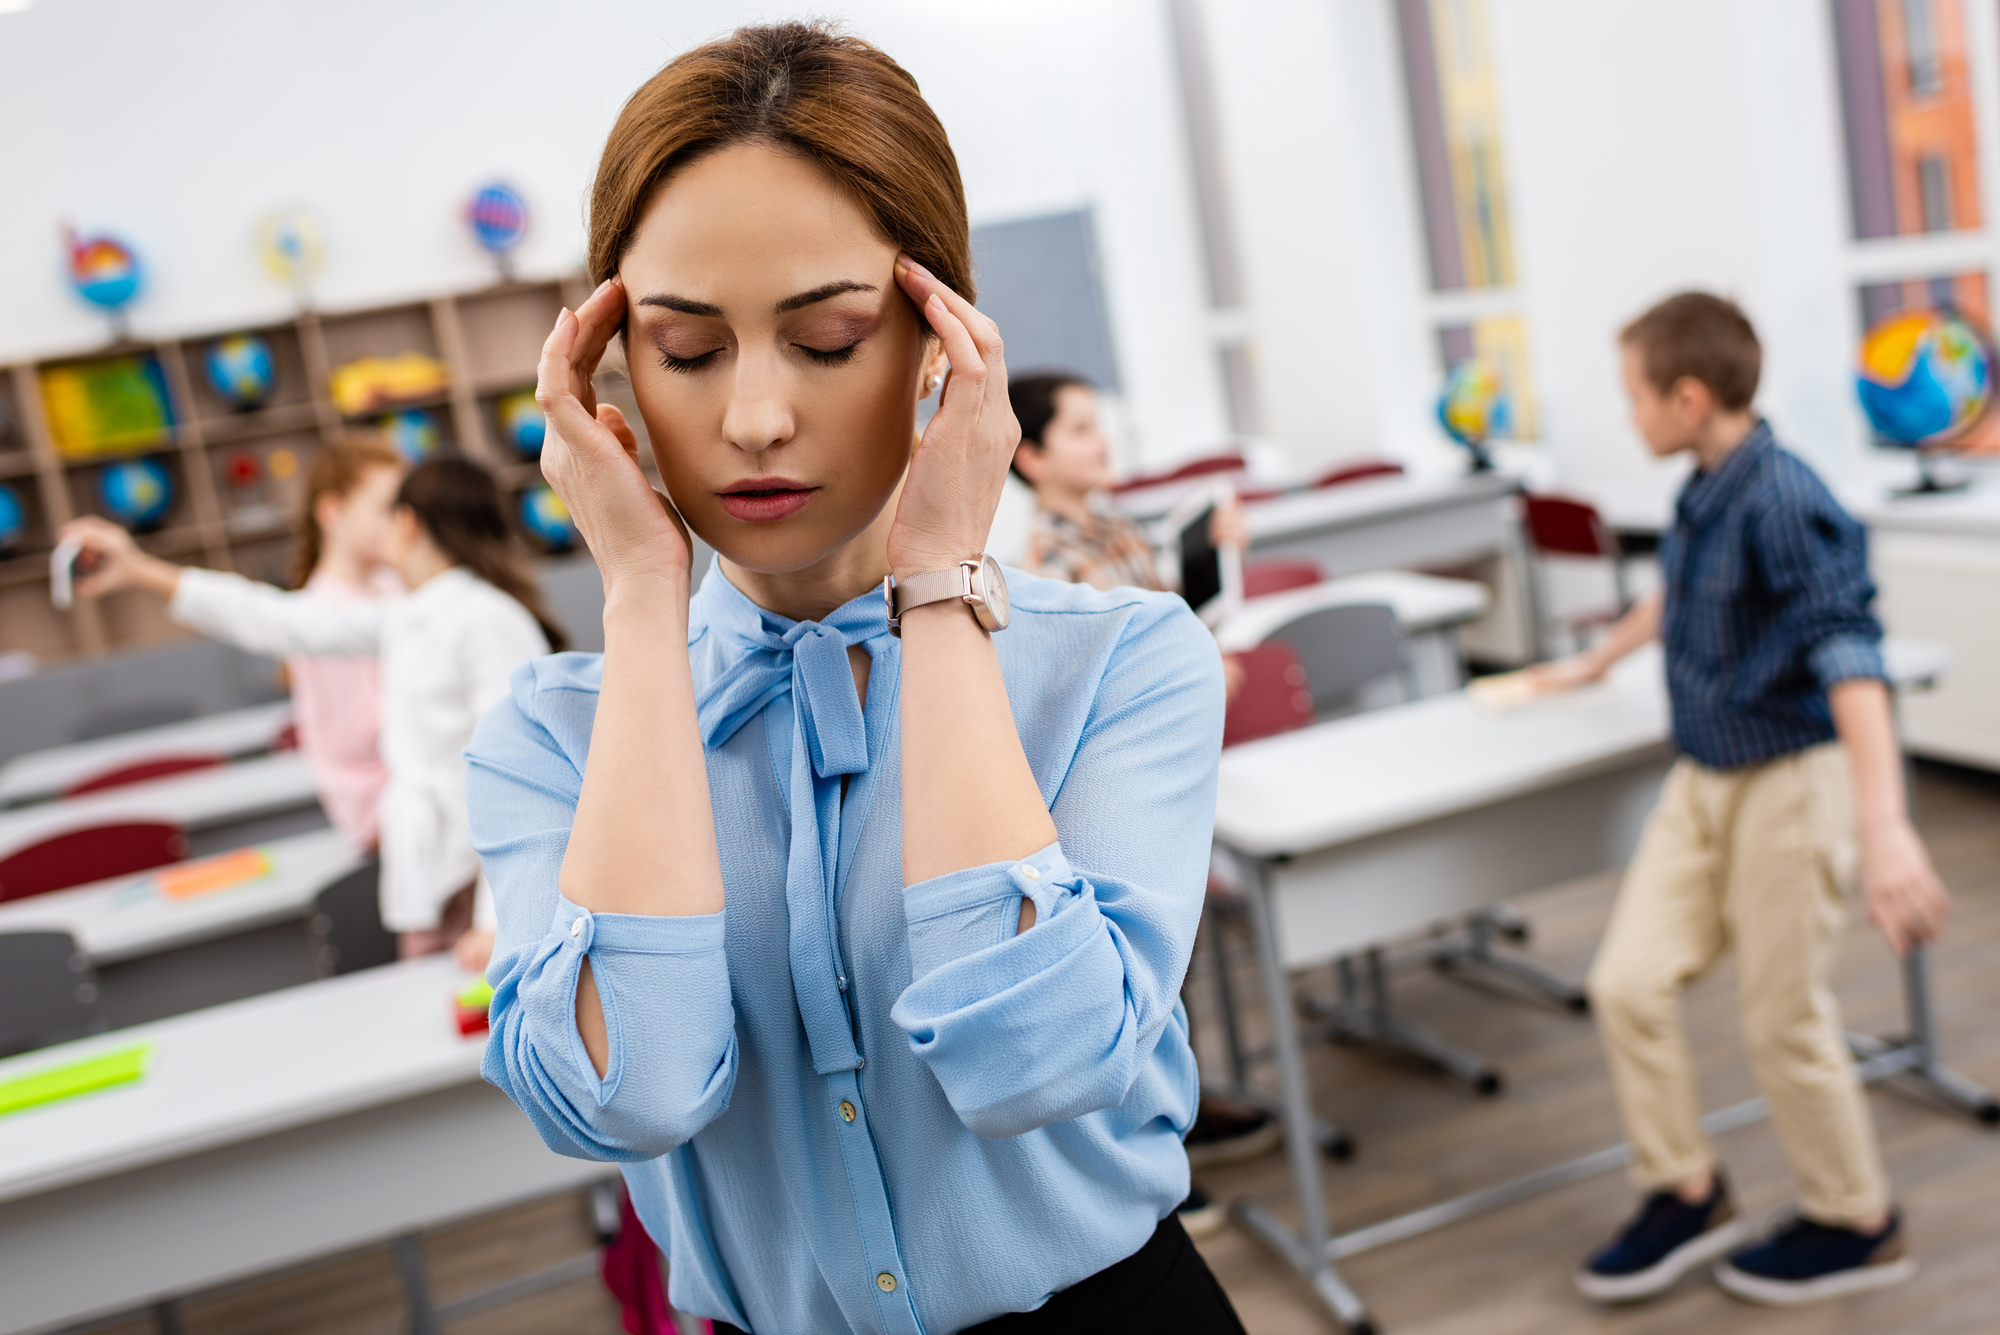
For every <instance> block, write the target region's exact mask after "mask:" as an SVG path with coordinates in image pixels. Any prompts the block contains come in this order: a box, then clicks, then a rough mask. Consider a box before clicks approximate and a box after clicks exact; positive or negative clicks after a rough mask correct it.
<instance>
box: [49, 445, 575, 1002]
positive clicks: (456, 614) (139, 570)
mask: <svg viewBox="0 0 2000 1335" xmlns="http://www.w3.org/2000/svg"><path fill="white" fill-rule="evenodd" d="M65 534H66V535H70V534H73V535H74V536H76V537H78V538H80V539H81V540H82V541H83V544H84V553H85V554H84V557H83V562H82V563H83V565H84V567H85V568H86V570H87V573H86V574H85V575H84V577H83V578H82V580H81V581H80V583H79V584H78V591H79V592H80V593H83V594H85V595H87V596H96V595H99V594H103V593H108V592H111V591H113V590H115V589H121V588H133V587H137V588H147V589H151V590H153V591H155V592H158V593H162V594H164V595H165V596H167V598H168V600H169V601H168V611H169V613H170V615H172V616H173V618H174V620H176V621H178V622H180V623H181V624H182V625H185V626H188V627H190V628H191V629H194V630H198V631H200V632H202V633H203V634H205V635H209V636H212V637H214V638H216V639H220V640H224V641H227V642H228V643H231V644H235V645H237V646H238V647H240V648H243V649H247V650H250V651H252V652H258V653H269V654H312V655H339V654H370V653H374V654H379V655H380V658H381V668H382V729H381V747H382V758H383V761H384V762H385V764H386V765H387V768H388V776H389V777H388V783H387V785H386V786H385V787H384V789H383V791H382V798H381V806H380V826H381V850H382V887H381V910H382V922H383V925H384V926H386V927H388V928H389V929H390V930H391V931H393V932H395V933H397V935H398V938H399V941H400V943H401V948H402V953H403V955H404V956H406V957H407V956H411V955H419V954H428V953H430V952H432V951H435V950H441V949H444V948H445V947H446V946H448V945H450V944H452V942H453V940H454V938H457V937H459V935H460V931H461V930H462V928H463V925H464V912H463V908H464V907H465V906H467V905H466V900H473V901H476V903H474V904H472V905H470V907H472V908H473V918H474V922H473V929H472V931H470V932H466V933H464V939H463V940H462V942H461V943H460V944H461V948H460V952H459V953H460V958H461V959H462V960H465V961H466V962H467V963H468V964H477V965H479V966H481V967H483V965H484V959H483V958H481V957H482V956H483V955H485V954H486V953H489V952H490V950H491V942H492V934H491V908H490V904H489V903H488V896H487V895H486V893H485V891H484V886H483V884H482V885H481V886H480V888H479V891H478V893H477V894H470V893H468V892H471V891H472V890H473V887H474V883H475V881H476V880H478V879H479V860H478V857H477V856H476V855H475V854H474V853H473V851H472V844H471V842H470V840H469V838H468V835H467V832H466V812H465V759H464V756H463V754H462V753H463V751H464V749H465V745H466V743H467V742H468V741H469V740H471V737H472V730H473V728H474V727H475V726H476V725H477V724H478V722H479V717H480V715H481V714H483V713H485V712H486V710H487V709H488V708H490V707H491V706H492V705H494V704H496V703H497V702H498V701H500V700H501V699H502V698H504V697H505V696H506V694H507V689H508V679H509V678H510V677H511V676H512V674H513V671H514V669H515V668H517V667H519V666H520V665H521V664H522V663H524V662H526V661H527V660H528V659H530V658H533V657H536V656H538V655H540V654H545V653H548V652H550V650H551V649H552V648H560V647H561V646H562V644H563V635H562V632H561V630H560V629H559V628H558V627H557V626H556V625H555V623H554V622H553V621H552V620H551V619H550V617H549V615H548V613H547V611H546V609H545V608H544V607H543V605H542V600H541V595H540V593H539V591H538V590H537V589H536V587H535V583H534V579H533V576H532V575H530V574H529V573H528V572H527V570H526V568H525V567H524V565H523V563H522V562H521V561H520V559H519V557H518V556H517V555H516V554H515V551H514V548H513V546H512V544H511V542H510V541H509V533H508V527H507V520H506V515H505V512H504V511H503V510H502V508H501V505H500V496H499V491H498V488H496V487H495V486H494V483H493V479H492V478H491V477H490V476H489V475H488V474H487V472H486V471H485V470H484V469H482V468H480V467H479V466H478V465H477V464H474V463H470V462H468V461H466V460H463V459H437V460H432V461H430V462H428V463H424V464H420V465H419V466H417V467H416V468H415V469H412V470H411V472H410V473H409V475H408V476H407V477H405V478H404V479H403V482H402V485H401V486H400V487H399V488H398V490H397V492H396V504H395V508H394V510H393V511H392V512H391V517H390V530H389V534H388V536H387V541H386V543H385V544H384V545H385V552H384V554H385V556H386V557H387V560H388V564H389V566H390V567H391V568H392V569H394V570H395V571H396V573H397V574H398V575H399V576H401V578H402V581H403V584H404V585H405V587H407V588H408V589H409V592H408V593H407V594H406V595H404V596H403V597H401V598H393V599H390V598H384V599H373V600H371V599H342V600H332V599H327V598H322V597H319V596H316V595H315V594H314V593H312V592H310V591H300V592H295V593H288V592H285V591H284V590H282V589H278V588H275V587H273V586H271V585H269V584H259V583H257V582H255V581H252V580H248V579H244V578H243V577H242V576H240V575H232V574H226V573H224V572H221V571H216V570H204V569H200V568H197V567H179V566H174V565H172V564H170V563H168V562H165V561H162V560H160V559H159V558H157V557H153V556H150V555H147V554H146V553H144V552H142V551H140V550H139V548H138V546H137V545H136V544H135V543H133V541H132V539H131V537H130V535H128V534H126V533H125V532H124V530H122V529H119V528H116V527H115V526H113V525H108V524H105V523H103V522H102V521H95V522H92V521H78V522H77V523H76V524H74V525H72V526H70V527H69V528H68V529H66V530H65ZM462 896H463V897H465V898H463V899H462V898H461V897H462Z"/></svg>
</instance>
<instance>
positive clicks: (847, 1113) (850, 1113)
mask: <svg viewBox="0 0 2000 1335" xmlns="http://www.w3.org/2000/svg"><path fill="white" fill-rule="evenodd" d="M840 1120H841V1121H843V1122H851V1121H853V1120H854V1105H853V1104H851V1103H849V1102H848V1101H847V1100H846V1099H842V1100H841V1101H840Z"/></svg>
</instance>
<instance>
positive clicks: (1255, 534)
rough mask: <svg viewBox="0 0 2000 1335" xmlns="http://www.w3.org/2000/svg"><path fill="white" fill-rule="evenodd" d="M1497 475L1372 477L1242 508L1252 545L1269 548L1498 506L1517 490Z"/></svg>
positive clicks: (1514, 485) (1255, 503)
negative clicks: (1419, 516)
mask: <svg viewBox="0 0 2000 1335" xmlns="http://www.w3.org/2000/svg"><path fill="white" fill-rule="evenodd" d="M1516 486H1517V484H1516V482H1515V481H1514V479H1512V478H1510V477H1507V476H1506V475H1504V474H1501V473H1468V474H1462V475H1460V476H1457V477H1371V478H1364V479H1362V480H1361V481H1359V482H1348V483H1344V484H1342V485H1341V486H1338V487H1323V488H1321V489H1320V490H1318V491H1304V492H1297V493H1294V494H1292V495H1289V496H1277V497H1274V498H1272V499H1271V500H1268V501H1255V502H1252V503H1250V504H1248V505H1245V506H1244V507H1243V520H1244V523H1245V524H1246V525H1248V527H1249V529H1250V541H1251V543H1252V544H1253V545H1254V544H1256V543H1258V542H1269V541H1274V540H1277V539H1280V538H1286V537H1292V536H1295V535H1298V534H1304V533H1319V532H1324V531H1326V530H1328V529H1337V528H1347V527H1351V526H1354V525H1359V524H1369V523H1375V522H1377V521H1380V520H1383V519H1390V518H1394V517H1395V516H1398V515H1403V514H1415V513H1420V512H1422V511H1426V510H1439V509H1444V508H1447V507H1449V506H1453V505H1464V504H1467V503H1478V502H1484V501H1495V500H1499V499H1500V498H1501V497H1503V496H1507V495H1510V494H1511V493H1512V492H1513V491H1514V490H1515V488H1516Z"/></svg>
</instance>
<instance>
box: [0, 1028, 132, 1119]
mask: <svg viewBox="0 0 2000 1335" xmlns="http://www.w3.org/2000/svg"><path fill="white" fill-rule="evenodd" d="M152 1055H153V1045H152V1044H151V1043H134V1044H133V1045H132V1046H131V1047H129V1048H115V1049H113V1050H112V1051H110V1052H101V1053H99V1054H98V1055H97V1056H95V1057H85V1058H84V1059H83V1060H82V1061H73V1062H69V1063H67V1064H65V1065H62V1066H52V1067H49V1068H48V1069H47V1070H42V1071H36V1072H35V1073H34V1074H32V1075H18V1076H15V1077H14V1078H13V1079H11V1080H0V1117H4V1116H6V1115H7V1114H8V1113H11V1112H19V1111H20V1110H21V1109H23V1108H34V1107H39V1106H40V1105H42V1104H44V1103H54V1102H56V1101H58V1100H60V1099H67V1098H73V1097H75V1096H76V1095H78V1094H88V1093H89V1092H90V1091H91V1090H93V1089H104V1088H106V1087H107V1086H110V1085H123V1084H127V1083H129V1082H130V1081H133V1080H137V1079H138V1078H139V1077H140V1076H142V1075H144V1074H145V1073H146V1059H147V1058H149V1057H151V1056H152Z"/></svg>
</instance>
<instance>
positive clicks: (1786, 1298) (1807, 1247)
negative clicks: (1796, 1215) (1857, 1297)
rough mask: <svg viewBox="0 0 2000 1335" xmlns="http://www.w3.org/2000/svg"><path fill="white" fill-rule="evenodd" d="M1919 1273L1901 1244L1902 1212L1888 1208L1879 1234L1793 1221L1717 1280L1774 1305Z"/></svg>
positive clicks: (1720, 1268)
mask: <svg viewBox="0 0 2000 1335" xmlns="http://www.w3.org/2000/svg"><path fill="white" fill-rule="evenodd" d="M1916 1273H1917V1261H1916V1258H1915V1257H1913V1256H1911V1255H1909V1253H1908V1252H1907V1250H1906V1249H1905V1248H1904V1246H1903V1216H1902V1213H1901V1212H1900V1211H1896V1210H1892V1211H1890V1212H1889V1222H1888V1223H1886V1224H1884V1225H1882V1231H1881V1232H1879V1233H1859V1232H1856V1231H1855V1230H1854V1229H1851V1228H1835V1227H1833V1226H1832V1225H1830V1224H1815V1223H1813V1222H1812V1220H1810V1219H1794V1220H1792V1222H1791V1223H1789V1224H1787V1225H1785V1226H1784V1227H1783V1228H1781V1229H1779V1230H1778V1231H1777V1232H1776V1233H1773V1234H1772V1235H1771V1236H1770V1237H1768V1238H1766V1239H1765V1240H1764V1241H1762V1242H1760V1243H1757V1244H1756V1245H1755V1246H1752V1247H1745V1248H1744V1249H1743V1250H1742V1251H1740V1252H1738V1253H1736V1255H1734V1256H1732V1257H1730V1258H1729V1259H1728V1260H1726V1261H1723V1262H1721V1263H1720V1264H1718V1265H1717V1266H1716V1267H1715V1282H1716V1283H1718V1284H1720V1285H1721V1286H1722V1287H1723V1288H1725V1289H1727V1290H1729V1292H1731V1293H1733V1294H1735V1295H1736V1296H1737V1297H1739V1298H1747V1299H1749V1300H1750V1301H1751V1302H1753V1303H1769V1304H1770V1305H1772V1306H1774V1307H1791V1306H1795V1305H1796V1304H1799V1303H1815V1302H1819V1301H1820V1300H1821V1299H1823V1298H1838V1297H1840V1296H1841V1295H1842V1294H1847V1293H1860V1292H1861V1291H1862V1290H1864V1289H1880V1288H1886V1287H1888V1286H1889V1285H1891V1284H1901V1283H1902V1282H1903V1281H1904V1280H1906V1279H1908V1278H1909V1277H1910V1276H1912V1275H1914V1274H1916Z"/></svg>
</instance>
